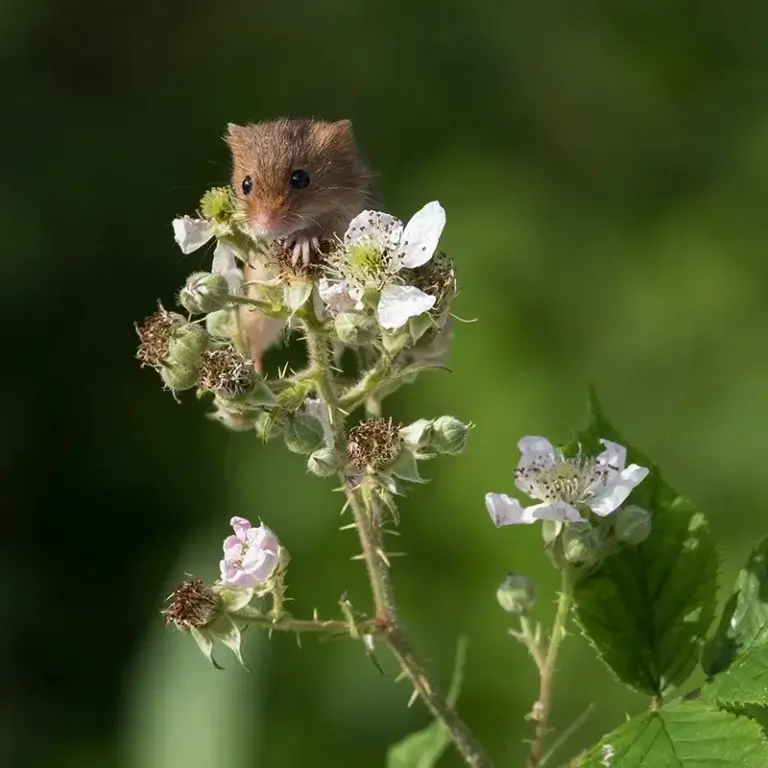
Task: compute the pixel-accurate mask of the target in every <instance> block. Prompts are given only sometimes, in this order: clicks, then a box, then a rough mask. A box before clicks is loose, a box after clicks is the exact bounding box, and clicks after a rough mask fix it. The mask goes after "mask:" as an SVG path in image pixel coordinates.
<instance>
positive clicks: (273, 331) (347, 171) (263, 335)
mask: <svg viewBox="0 0 768 768" xmlns="http://www.w3.org/2000/svg"><path fill="white" fill-rule="evenodd" d="M224 140H225V141H226V142H227V145H228V146H229V148H230V151H231V152H232V185H233V187H234V189H235V193H236V194H237V196H238V199H239V200H240V201H241V204H242V205H243V209H244V211H245V214H246V217H247V219H248V220H249V221H250V220H253V219H254V217H256V216H257V215H258V214H260V213H264V212H277V213H278V214H279V216H280V225H281V230H284V231H281V235H282V234H284V235H287V234H290V233H295V232H297V231H301V232H306V233H307V234H308V235H309V236H311V237H320V238H329V237H333V236H334V235H336V236H339V237H340V236H341V235H343V234H344V231H345V230H346V228H347V225H348V224H349V222H350V221H351V220H352V219H353V218H354V217H355V216H356V215H357V214H358V213H360V212H361V211H363V210H365V209H366V208H373V209H376V208H377V207H378V194H377V192H376V189H375V187H374V184H373V180H372V174H371V172H370V171H369V170H368V168H367V166H366V165H365V163H364V161H363V160H362V159H361V157H360V155H359V153H358V150H357V145H356V143H355V138H354V134H353V131H352V123H351V122H350V121H349V120H339V121H338V122H335V123H329V122H324V121H318V120H308V119H298V120H289V119H281V120H274V121H270V122H263V123H254V124H250V125H246V126H240V125H234V124H232V123H230V124H229V125H228V127H227V135H226V136H225V137H224ZM297 169H301V170H304V171H306V172H307V173H309V176H310V184H309V186H308V187H306V188H304V189H293V188H292V187H291V186H290V184H289V179H290V175H291V172H292V171H294V170H297ZM246 176H250V177H251V179H252V180H253V189H252V191H251V192H250V194H247V195H246V194H244V193H243V190H242V182H243V179H244V178H245V177H246ZM244 276H245V280H246V281H249V280H259V279H264V277H265V269H264V267H263V266H262V265H253V266H248V267H246V269H245V275H244ZM249 295H250V296H253V297H258V287H254V288H251V289H249ZM241 318H242V323H243V327H244V330H245V333H246V335H247V337H248V342H249V346H250V350H251V357H252V359H253V363H254V367H255V368H256V370H257V371H259V372H261V358H262V355H263V354H264V352H265V351H266V350H267V349H268V348H269V347H270V346H272V344H274V343H275V342H276V341H277V339H278V338H279V337H280V332H281V330H282V327H283V325H284V323H283V322H282V321H280V320H274V319H272V318H267V317H265V316H264V315H262V314H261V313H260V312H255V311H249V310H245V311H244V312H243V313H242V314H241Z"/></svg>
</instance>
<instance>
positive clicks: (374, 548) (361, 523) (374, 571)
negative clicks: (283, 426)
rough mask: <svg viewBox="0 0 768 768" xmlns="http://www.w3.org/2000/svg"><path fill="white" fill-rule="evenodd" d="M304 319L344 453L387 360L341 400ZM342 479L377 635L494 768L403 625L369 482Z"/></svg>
mask: <svg viewBox="0 0 768 768" xmlns="http://www.w3.org/2000/svg"><path fill="white" fill-rule="evenodd" d="M307 304H310V302H308V303H307ZM303 320H304V328H305V332H306V340H307V351H308V354H309V360H310V366H311V367H312V368H313V369H315V370H316V371H317V375H316V376H315V378H314V383H315V391H316V392H317V396H318V398H319V399H320V400H321V401H323V402H324V403H325V404H326V406H327V407H328V410H329V414H330V418H331V428H332V431H333V436H334V442H335V444H336V446H337V448H339V449H341V450H343V447H344V446H345V444H346V433H345V429H344V421H345V411H346V410H347V409H351V407H354V406H356V405H359V404H360V403H361V402H364V401H365V399H366V398H367V397H368V396H369V394H370V393H371V392H372V391H373V389H374V388H375V385H376V384H378V381H379V380H380V377H381V376H382V375H385V374H386V370H385V366H388V361H386V362H385V361H384V358H383V357H382V359H381V360H380V361H379V365H380V366H381V369H379V368H377V367H376V366H374V369H373V370H372V371H371V372H369V374H370V373H372V374H373V376H370V377H363V381H361V382H360V385H358V387H353V388H352V390H349V391H347V392H346V393H345V395H344V397H343V398H342V399H341V401H340V399H339V394H338V387H337V384H336V381H335V377H334V375H333V368H332V365H331V354H330V348H329V344H328V339H327V337H326V335H325V332H324V330H323V328H322V325H321V324H320V322H319V321H318V319H317V317H316V316H315V314H314V311H313V310H312V309H311V308H307V310H306V312H305V313H304V316H303ZM363 382H365V383H363ZM369 387H370V389H369ZM340 480H341V483H342V487H343V488H344V491H345V492H346V495H347V499H348V502H349V507H350V509H351V510H352V515H353V517H354V521H355V526H356V528H357V533H358V536H359V538H360V544H361V546H362V550H363V560H364V561H365V566H366V570H367V572H368V578H369V581H370V584H371V594H372V597H373V602H374V605H375V608H376V618H375V619H374V620H373V624H374V625H375V626H376V628H377V630H378V634H379V635H380V636H381V637H383V639H384V640H385V642H386V643H387V646H388V647H389V649H390V651H391V652H392V654H393V655H394V656H395V658H396V659H397V660H398V662H399V663H400V666H401V667H402V668H403V671H404V672H405V673H406V674H407V675H408V677H409V678H410V680H411V682H412V683H413V687H414V689H415V690H416V692H417V693H418V694H419V696H420V697H421V698H422V700H423V701H424V703H425V704H426V706H427V708H428V709H429V710H430V712H432V714H433V715H434V716H435V718H437V720H439V721H440V722H441V723H442V725H443V727H444V728H445V729H446V731H447V732H448V734H449V736H450V737H451V739H452V741H453V742H454V744H455V745H456V748H457V749H458V751H459V752H460V753H461V755H462V757H463V758H464V761H465V762H466V764H467V765H470V766H472V768H490V767H491V766H492V763H491V761H490V759H489V758H488V757H487V756H486V755H485V752H484V751H483V749H482V747H481V746H480V744H479V743H478V742H477V740H476V739H475V737H474V736H473V734H472V732H471V731H470V730H469V728H467V726H466V725H465V724H464V723H463V722H462V720H461V719H460V718H459V716H458V715H457V714H456V712H455V711H454V709H453V707H452V706H451V705H450V704H449V703H448V701H447V700H446V698H445V696H444V695H443V694H442V693H441V692H440V690H439V688H438V687H437V686H436V685H435V684H434V682H433V681H432V680H431V679H430V677H429V675H428V673H427V671H426V670H425V669H424V666H423V665H422V663H421V662H420V661H419V659H418V658H417V656H416V654H415V652H414V650H413V648H412V647H411V644H410V642H409V641H408V639H407V637H406V634H405V631H404V629H403V627H402V625H401V624H400V620H399V618H398V615H397V608H396V604H395V596H394V590H393V588H392V581H391V579H390V574H389V566H388V562H387V559H386V554H385V552H384V548H383V544H382V541H381V520H380V512H379V509H378V507H377V504H376V501H375V499H374V493H373V490H372V487H371V485H370V482H369V481H368V480H364V481H363V483H362V485H360V486H358V487H357V488H353V487H352V485H351V484H350V483H349V481H348V479H347V478H346V477H345V476H344V475H343V474H342V475H340ZM371 634H373V633H371Z"/></svg>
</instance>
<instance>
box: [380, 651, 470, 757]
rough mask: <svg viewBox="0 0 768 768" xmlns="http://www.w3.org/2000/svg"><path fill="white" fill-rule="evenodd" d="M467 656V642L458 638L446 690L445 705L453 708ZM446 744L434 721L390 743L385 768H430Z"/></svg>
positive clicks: (442, 732) (443, 734)
mask: <svg viewBox="0 0 768 768" xmlns="http://www.w3.org/2000/svg"><path fill="white" fill-rule="evenodd" d="M466 656H467V643H466V640H465V638H461V639H460V640H459V645H458V648H457V649H456V662H455V664H454V668H453V677H452V678H451V687H450V689H449V691H448V702H449V703H450V705H451V706H452V707H455V706H456V701H457V700H458V698H459V693H460V691H461V683H462V679H463V677H464V662H465V660H466ZM449 741H450V738H449V736H448V733H447V732H446V730H445V728H443V726H442V724H441V723H440V722H439V721H437V720H435V722H433V723H432V724H431V725H428V726H427V727H426V728H424V729H423V730H421V731H416V733H412V734H411V735H410V736H406V737H405V739H403V740H402V741H399V742H398V743H397V744H393V745H392V746H391V747H390V748H389V750H388V752H387V768H432V766H434V765H435V763H437V761H438V760H439V759H440V757H441V756H442V754H443V752H445V748H446V747H447V746H448V743H449Z"/></svg>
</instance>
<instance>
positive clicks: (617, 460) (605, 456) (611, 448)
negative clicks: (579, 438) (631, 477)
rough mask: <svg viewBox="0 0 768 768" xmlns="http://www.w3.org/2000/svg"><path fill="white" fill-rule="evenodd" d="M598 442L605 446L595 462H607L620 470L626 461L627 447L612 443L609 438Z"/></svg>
mask: <svg viewBox="0 0 768 768" xmlns="http://www.w3.org/2000/svg"><path fill="white" fill-rule="evenodd" d="M600 442H601V443H602V444H603V445H604V446H605V450H604V451H603V452H602V453H601V454H600V455H599V456H598V457H597V459H596V461H597V463H598V464H608V465H610V466H612V467H616V469H617V470H618V471H619V472H621V470H622V469H624V465H625V464H626V463H627V449H626V448H625V447H624V446H623V445H619V444H618V443H612V442H611V441H610V440H601V441H600Z"/></svg>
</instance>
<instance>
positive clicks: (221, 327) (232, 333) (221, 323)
mask: <svg viewBox="0 0 768 768" xmlns="http://www.w3.org/2000/svg"><path fill="white" fill-rule="evenodd" d="M205 329H206V330H207V331H208V333H209V334H210V335H211V336H215V337H216V338H218V339H227V340H233V339H235V338H236V337H237V334H238V329H237V316H236V313H235V310H232V309H218V310H216V312H209V313H208V314H207V315H206V316H205Z"/></svg>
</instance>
